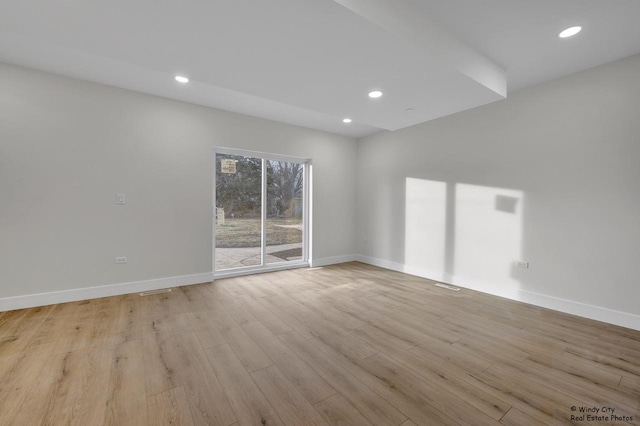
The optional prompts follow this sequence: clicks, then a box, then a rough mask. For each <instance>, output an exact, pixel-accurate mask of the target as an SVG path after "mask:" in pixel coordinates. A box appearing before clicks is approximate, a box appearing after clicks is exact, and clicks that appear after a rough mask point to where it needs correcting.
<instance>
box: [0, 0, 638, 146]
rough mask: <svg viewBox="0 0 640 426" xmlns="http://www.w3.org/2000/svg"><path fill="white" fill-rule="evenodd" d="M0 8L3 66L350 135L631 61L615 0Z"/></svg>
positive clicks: (67, 3)
mask: <svg viewBox="0 0 640 426" xmlns="http://www.w3.org/2000/svg"><path fill="white" fill-rule="evenodd" d="M1 4H2V14H1V15H0V61H2V62H7V63H13V64H17V65H23V66H27V67H31V68H36V69H42V70H46V71H51V72H54V73H58V74H63V75H68V76H72V77H77V78H82V79H86V80H90V81H96V82H100V83H104V84H109V85H113V86H117V87H123V88H128V89H133V90H137V91H141V92H145V93H150V94H155V95H159V96H165V97H169V98H173V99H178V100H183V101H187V102H193V103H197V104H202V105H206V106H211V107H215V108H221V109H225V110H230V111H235V112H240V113H244V114H249V115H254V116H258V117H263V118H268V119H272V120H276V121H281V122H286V123H291V124H296V125H300V126H305V127H311V128H316V129H321V130H326V131H330V132H334V133H341V134H344V135H348V136H356V137H360V136H364V135H367V134H370V133H374V132H376V131H379V130H381V129H386V130H395V129H400V128H403V127H407V126H411V125H413V124H417V123H420V122H424V121H427V120H431V119H433V118H437V117H441V116H444V115H448V114H451V113H455V112H458V111H462V110H465V109H469V108H473V107H476V106H479V105H483V104H486V103H489V102H493V101H496V100H500V99H503V98H504V96H505V95H506V87H507V85H508V87H509V88H510V89H511V90H513V89H517V88H520V87H524V86H527V85H531V84H535V83H537V82H541V81H545V80H549V79H552V78H555V77H558V76H560V75H564V74H568V73H571V72H575V71H579V70H581V69H585V68H588V67H591V66H594V65H598V64H600V63H603V62H608V61H610V60H613V59H617V58H620V57H624V56H628V55H631V54H633V53H637V52H638V51H640V31H639V30H638V26H637V25H636V26H632V27H626V26H624V25H621V24H625V23H631V21H632V18H633V17H636V18H637V17H638V16H640V2H634V1H627V0H613V1H608V2H602V1H593V0H591V1H590V0H562V1H560V2H558V1H551V0H544V1H537V2H526V1H513V0H500V1H496V0H493V1H489V2H477V1H473V0H447V1H442V0H441V1H431V0H336V1H333V0H271V1H269V2H260V1H255V0H217V1H208V2H203V1H194V0H188V1H181V2H178V1H168V0H162V1H158V0H155V1H152V0H137V1H135V2H129V1H124V0H112V1H110V2H88V1H79V0H32V1H23V2H14V1H8V0H2V2H1ZM574 24H578V25H580V24H582V25H583V26H584V27H585V30H584V31H583V33H582V34H580V35H579V36H578V37H576V38H574V39H571V40H560V39H558V37H557V33H558V32H559V30H561V29H563V28H564V27H565V26H569V25H574ZM175 74H183V75H186V76H188V77H189V78H190V79H191V82H190V83H189V84H187V85H179V84H178V83H176V82H175V81H173V76H174V75H175ZM507 76H508V81H507V78H506V77H507ZM373 89H380V90H382V91H383V92H384V96H383V97H382V98H380V99H377V100H371V99H369V98H368V97H367V93H368V92H369V91H370V90H373ZM407 109H411V111H410V112H407ZM344 117H350V118H352V119H353V122H352V123H351V124H349V125H345V124H343V123H342V119H343V118H344Z"/></svg>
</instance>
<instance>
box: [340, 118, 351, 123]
mask: <svg viewBox="0 0 640 426" xmlns="http://www.w3.org/2000/svg"><path fill="white" fill-rule="evenodd" d="M342 122H343V123H345V124H349V123H351V119H350V118H344V119H342Z"/></svg>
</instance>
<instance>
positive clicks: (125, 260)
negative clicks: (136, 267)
mask: <svg viewBox="0 0 640 426" xmlns="http://www.w3.org/2000/svg"><path fill="white" fill-rule="evenodd" d="M116 263H118V264H119V263H127V257H126V256H122V257H116Z"/></svg>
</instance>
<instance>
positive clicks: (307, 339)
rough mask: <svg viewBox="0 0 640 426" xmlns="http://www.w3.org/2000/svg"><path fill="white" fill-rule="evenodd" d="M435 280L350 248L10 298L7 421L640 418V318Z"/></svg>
mask: <svg viewBox="0 0 640 426" xmlns="http://www.w3.org/2000/svg"><path fill="white" fill-rule="evenodd" d="M433 284H434V282H432V281H429V280H425V279H421V278H417V277H413V276H410V275H405V274H400V273H396V272H392V271H388V270H383V269H379V268H375V267H372V266H368V265H364V264H360V263H347V264H341V265H334V266H329V267H324V268H312V269H296V270H291V271H281V272H274V273H269V274H262V275H254V276H248V277H239V278H229V279H224V280H219V281H216V282H214V283H207V284H200V285H195V286H188V287H181V288H175V289H173V291H172V292H171V293H165V294H156V295H151V296H144V297H141V296H139V295H137V294H134V295H126V296H118V297H110V298H104V299H95V300H90V301H83V302H77V303H67V304H60V305H53V306H47V307H41V308H33V309H23V310H19V311H11V312H3V313H0V425H3V426H5V425H68V424H73V425H82V426H91V425H102V424H108V425H145V424H149V425H195V424H197V425H204V424H209V425H223V426H227V425H406V426H408V425H559V424H578V425H587V424H588V425H596V424H607V425H618V424H621V425H622V424H625V425H628V424H633V425H640V332H638V331H633V330H629V329H624V328H620V327H615V326H612V325H608V324H603V323H599V322H595V321H590V320H586V319H582V318H578V317H573V316H570V315H565V314H562V313H558V312H554V311H550V310H545V309H542V308H537V307H533V306H530V305H525V304H521V303H517V302H513V301H508V300H505V299H500V298H497V297H493V296H488V295H485V294H481V293H477V292H473V291H469V290H464V289H463V290H461V291H459V292H452V291H450V290H446V289H442V288H439V287H435V286H434V285H433ZM572 407H573V408H572ZM593 407H596V408H598V409H600V412H599V413H597V415H598V416H607V417H608V419H604V418H601V419H600V420H598V419H595V420H594V419H593V418H591V419H589V418H587V417H586V416H587V413H583V412H581V410H582V409H585V408H593ZM603 407H604V408H606V409H607V410H609V409H613V410H614V411H613V414H614V415H615V416H617V417H615V418H612V413H610V412H603V411H602V409H603ZM591 414H592V415H593V414H596V413H591ZM572 415H573V416H581V415H584V416H585V417H584V419H583V420H580V418H578V417H574V419H573V420H572V417H571V416H572Z"/></svg>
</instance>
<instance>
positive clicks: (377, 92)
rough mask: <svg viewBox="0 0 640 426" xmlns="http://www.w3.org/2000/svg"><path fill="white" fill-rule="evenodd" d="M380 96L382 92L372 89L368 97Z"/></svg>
mask: <svg viewBox="0 0 640 426" xmlns="http://www.w3.org/2000/svg"><path fill="white" fill-rule="evenodd" d="M380 96H382V92H381V91H379V90H374V91H373V92H369V97H370V98H374V99H375V98H379V97H380Z"/></svg>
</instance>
